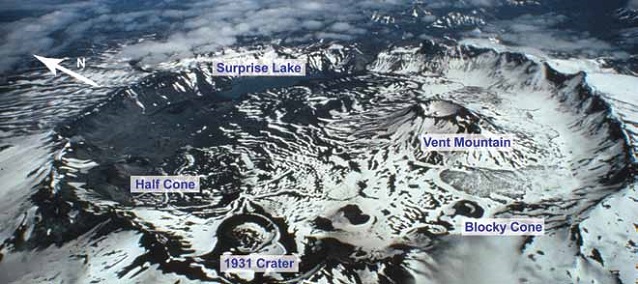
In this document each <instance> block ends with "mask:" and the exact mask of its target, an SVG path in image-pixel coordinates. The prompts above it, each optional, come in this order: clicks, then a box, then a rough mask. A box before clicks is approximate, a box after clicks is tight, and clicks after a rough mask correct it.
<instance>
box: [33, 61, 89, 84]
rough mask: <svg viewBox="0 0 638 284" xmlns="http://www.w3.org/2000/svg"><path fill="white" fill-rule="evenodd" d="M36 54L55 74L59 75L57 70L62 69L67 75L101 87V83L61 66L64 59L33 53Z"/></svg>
mask: <svg viewBox="0 0 638 284" xmlns="http://www.w3.org/2000/svg"><path fill="white" fill-rule="evenodd" d="M33 56H35V58H37V59H38V60H40V62H42V64H44V66H46V67H47V68H49V70H51V73H53V76H55V75H57V73H58V72H57V70H60V71H62V72H64V73H66V74H67V75H69V76H71V77H73V78H75V79H78V80H80V81H82V82H84V83H87V84H89V85H91V86H93V87H99V85H98V84H97V83H95V82H93V81H92V80H91V79H89V78H87V77H84V76H82V75H80V74H78V73H75V72H73V71H71V70H69V69H66V68H64V67H62V66H60V62H62V61H63V60H64V59H58V58H48V57H43V56H38V55H35V54H34V55H33Z"/></svg>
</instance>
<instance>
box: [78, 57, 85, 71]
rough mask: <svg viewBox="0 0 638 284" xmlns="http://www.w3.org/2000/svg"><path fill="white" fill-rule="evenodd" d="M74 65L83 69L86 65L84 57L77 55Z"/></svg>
mask: <svg viewBox="0 0 638 284" xmlns="http://www.w3.org/2000/svg"><path fill="white" fill-rule="evenodd" d="M76 65H77V67H78V68H80V69H84V67H86V57H78V59H77V60H76Z"/></svg>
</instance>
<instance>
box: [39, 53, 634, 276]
mask: <svg viewBox="0 0 638 284" xmlns="http://www.w3.org/2000/svg"><path fill="white" fill-rule="evenodd" d="M333 49H334V48H332V49H331V50H333ZM439 49H440V50H444V52H437V53H436V54H428V53H427V52H425V51H424V50H425V49H420V48H419V47H414V48H412V47H409V48H394V49H392V50H389V51H385V52H381V53H380V54H378V55H377V56H376V59H375V60H374V61H372V62H367V63H368V64H367V67H366V68H365V69H363V70H359V71H358V72H354V73H353V74H344V73H338V72H337V73H338V74H340V75H339V76H334V75H331V76H322V74H327V73H329V72H331V70H330V68H332V67H334V66H340V68H343V66H344V65H347V64H358V63H359V62H360V61H358V60H357V55H356V54H355V53H354V52H351V51H349V50H348V49H347V48H344V50H343V56H341V57H334V56H331V52H329V51H328V49H326V50H319V51H316V50H315V51H313V52H308V51H306V50H304V49H300V50H296V51H295V53H294V54H291V55H293V56H301V57H303V56H307V57H309V62H311V64H310V66H309V70H313V71H312V72H310V73H313V72H314V73H313V74H319V75H318V76H315V77H313V79H312V80H306V81H297V82H294V84H291V85H287V86H283V87H281V86H279V87H272V88H266V89H263V90H252V91H250V92H243V93H241V94H240V95H241V96H239V97H237V98H227V97H223V96H218V95H217V94H218V93H219V92H230V93H232V92H233V90H234V89H233V88H237V84H235V85H233V83H232V82H233V80H231V79H227V78H212V77H211V76H210V70H211V68H212V67H211V66H207V65H206V63H201V64H199V65H198V67H197V68H195V69H193V70H191V71H188V72H168V73H164V74H162V76H161V77H162V80H159V79H158V77H157V76H156V75H153V76H149V77H148V78H146V79H145V80H144V81H143V82H142V83H140V84H136V85H132V86H130V87H127V88H124V89H122V90H119V91H118V92H116V93H115V94H113V96H112V97H111V98H110V99H109V101H108V102H106V103H105V104H102V105H100V106H98V107H96V108H94V109H93V110H92V111H91V113H90V114H87V115H83V116H81V117H77V118H76V119H74V120H73V121H71V122H68V123H66V124H65V125H62V126H60V127H59V128H58V133H59V134H60V135H61V136H60V138H59V139H61V140H62V141H63V142H68V143H62V144H66V146H65V147H64V149H62V150H61V154H60V158H59V159H58V160H57V161H56V163H54V168H55V172H56V173H57V175H55V176H54V177H53V178H54V179H56V180H55V182H47V183H46V184H43V185H42V188H41V189H40V191H41V192H49V194H44V195H43V196H45V197H43V200H40V201H38V202H40V203H41V204H39V206H44V205H43V204H45V203H47V202H49V201H51V200H58V201H59V200H63V201H64V202H62V203H60V202H52V203H47V204H53V205H48V206H68V207H65V208H67V209H66V210H79V211H80V212H81V213H80V214H81V215H83V216H93V217H95V216H97V218H96V220H99V221H110V223H111V224H112V225H111V227H109V228H110V229H109V230H110V231H112V232H114V231H116V230H117V228H124V229H126V230H134V231H139V232H142V234H143V241H141V244H142V245H144V246H145V248H146V249H147V252H145V253H144V254H142V255H139V256H136V258H131V259H135V261H132V262H131V263H130V267H129V268H128V270H126V271H124V272H122V271H119V273H124V274H126V273H128V272H127V271H131V270H132V268H133V267H137V266H141V265H142V264H143V263H144V261H149V262H151V263H158V264H159V266H158V269H162V270H164V271H166V272H175V273H178V274H187V273H188V277H189V278H193V277H195V278H197V279H218V280H220V281H226V280H228V279H232V280H234V281H247V282H250V281H258V282H259V281H275V282H276V281H283V280H291V279H296V278H304V279H310V280H313V281H319V280H321V279H328V280H329V281H336V279H349V277H355V276H353V275H357V276H356V277H361V278H363V277H364V275H365V277H366V279H368V280H370V281H371V282H370V283H372V282H384V281H388V280H391V281H394V282H397V283H403V281H407V280H409V279H412V280H417V279H420V278H421V277H425V276H424V275H427V273H424V272H423V271H421V270H418V269H415V268H414V267H411V266H406V265H405V263H406V261H408V259H407V258H408V255H409V256H410V257H411V258H418V259H422V261H423V262H426V263H429V266H428V267H429V268H428V269H436V267H437V266H436V264H437V261H438V259H437V258H436V257H430V256H429V255H435V254H432V253H433V252H435V251H436V250H441V249H442V248H441V247H443V246H445V245H446V243H447V242H446V240H447V239H449V238H452V237H453V236H452V235H454V234H457V233H458V232H459V229H457V226H458V225H459V224H460V218H463V217H465V216H468V217H494V216H497V217H505V216H507V217H512V216H516V217H520V216H525V217H527V216H532V217H538V218H545V220H546V221H545V222H546V224H548V227H549V228H550V231H551V228H558V227H561V226H565V225H566V220H565V218H564V216H566V215H569V216H571V218H572V219H573V220H578V219H580V218H584V217H583V216H582V214H586V213H585V212H587V210H588V208H590V207H591V206H592V205H593V204H596V202H598V201H599V200H601V199H602V198H604V197H605V196H607V195H609V194H611V193H613V192H615V191H616V190H618V189H620V188H621V187H623V186H624V185H625V184H626V183H627V181H628V179H629V177H630V174H632V173H631V162H630V158H629V157H630V155H631V154H630V153H629V150H628V149H629V147H627V145H626V144H625V141H626V139H625V137H624V136H623V134H622V131H621V130H620V125H619V122H617V121H615V120H614V118H613V116H612V115H611V112H610V109H609V107H608V105H607V104H606V103H605V102H604V101H602V100H601V99H600V97H598V96H597V95H596V94H594V93H593V92H592V91H591V90H590V88H589V87H588V86H587V85H586V84H585V81H584V76H585V75H584V74H582V73H579V74H575V75H565V74H560V73H558V72H556V71H554V70H552V69H551V68H549V67H548V66H546V65H544V64H542V63H538V62H535V61H533V60H530V59H528V58H526V57H525V56H523V55H520V54H513V53H497V52H494V51H492V50H482V49H476V48H470V47H454V48H445V47H439ZM281 52H283V51H281ZM250 56H252V55H250ZM317 62H321V64H319V63H317ZM353 68H355V67H353ZM355 69H356V68H355ZM237 80H241V79H237ZM229 82H230V83H229ZM239 82H241V81H239ZM175 83H178V84H175ZM177 85H179V86H180V87H177ZM266 85H267V84H266ZM184 86H187V87H184ZM210 90H212V91H210ZM426 133H450V134H451V133H491V134H511V135H514V136H515V137H516V138H517V140H516V141H517V142H516V143H515V145H513V148H514V149H513V151H511V152H498V151H491V150H484V151H483V150H481V151H472V152H422V150H421V148H420V144H419V135H420V134H426ZM153 174H156V175H161V174H168V175H184V174H193V175H200V176H201V180H202V182H201V188H202V192H201V194H195V195H189V194H150V193H145V194H131V193H130V192H129V189H128V188H127V185H128V178H129V176H131V175H153ZM51 185H54V186H55V190H53V189H52V188H51V187H50V186H51ZM47 200H48V201H47ZM64 204H70V205H64ZM107 212H110V213H107ZM186 212H188V213H191V214H185V213H186ZM548 212H551V213H548ZM464 215H465V216H464ZM59 217H60V216H43V218H44V219H45V220H46V219H47V218H59ZM118 220H119V221H118ZM122 220H125V221H122ZM57 222H60V221H57ZM95 222H97V221H95ZM44 224H46V222H43V223H39V224H38V225H37V226H45V225H44ZM66 225H68V226H67V227H64V226H62V227H60V228H58V229H57V230H54V231H53V232H49V234H48V235H46V234H44V233H43V232H44V231H46V230H44V231H42V234H41V236H42V238H43V239H47V240H50V241H53V240H54V239H55V238H56V236H57V237H59V236H66V237H69V236H71V237H72V236H73V235H79V232H83V231H86V230H88V229H90V228H91V227H92V226H97V223H91V221H87V223H85V224H84V225H82V226H80V225H78V224H77V223H73V222H68V223H67V224H66ZM100 226H103V225H100ZM76 227H79V228H76ZM224 227H228V230H225V231H224V232H223V233H222V232H220V233H219V234H217V233H216V232H218V229H219V228H224ZM72 228H76V229H72ZM233 238H236V239H233ZM531 242H532V243H533V242H534V240H531ZM222 250H225V251H233V252H236V253H249V252H259V251H267V252H281V253H295V254H298V255H299V256H300V257H301V260H302V263H301V271H300V272H299V273H297V274H281V275H278V274H272V275H225V274H220V273H219V272H217V268H216V266H215V261H218V259H217V260H215V257H214V254H211V252H215V253H223V252H222ZM407 252H410V253H409V254H407ZM140 260H144V261H140ZM124 261H130V260H124ZM193 270H195V271H196V272H197V273H193ZM370 271H376V272H375V273H371V272H370ZM141 273H143V272H141ZM120 275H122V274H120ZM361 278H359V279H361Z"/></svg>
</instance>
